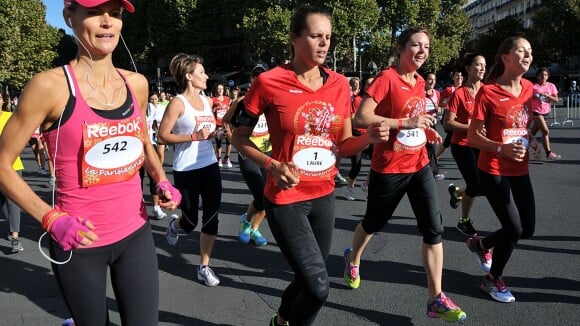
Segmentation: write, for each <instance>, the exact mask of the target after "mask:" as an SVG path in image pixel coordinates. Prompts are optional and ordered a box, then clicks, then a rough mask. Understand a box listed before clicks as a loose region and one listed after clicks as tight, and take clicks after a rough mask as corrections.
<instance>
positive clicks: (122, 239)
mask: <svg viewBox="0 0 580 326" xmlns="http://www.w3.org/2000/svg"><path fill="white" fill-rule="evenodd" d="M124 10H126V11H128V12H133V11H134V10H135V8H134V7H133V5H132V4H131V2H129V1H128V0H122V1H107V0H65V1H64V10H63V17H64V19H65V22H66V24H67V25H68V26H69V27H70V28H71V29H72V31H73V33H74V36H75V38H76V41H77V44H78V45H79V46H78V50H77V54H76V57H75V58H74V59H73V60H72V61H71V62H70V63H69V64H67V65H65V66H63V67H59V68H55V69H51V70H48V71H45V72H42V73H39V74H37V75H36V76H34V77H33V78H32V79H31V81H30V82H29V83H28V85H27V86H26V88H25V90H24V92H23V93H22V96H21V98H20V101H19V104H18V108H17V110H16V111H15V112H14V114H13V115H12V118H11V119H10V121H9V122H8V123H7V124H6V127H5V128H4V132H3V133H2V136H0V175H2V178H0V190H1V191H2V192H3V193H4V194H5V195H6V196H7V197H8V198H10V199H12V200H13V201H14V202H15V203H16V204H18V205H19V206H20V207H22V209H23V210H24V211H26V212H27V213H28V214H30V215H31V216H32V217H33V218H34V219H36V220H37V221H38V222H40V223H41V224H42V228H43V229H44V230H45V231H46V233H48V234H49V235H50V237H49V244H48V246H49V250H50V257H49V258H50V260H51V262H52V269H53V271H54V275H55V277H56V279H57V281H58V285H59V289H60V292H61V294H62V297H63V298H64V300H65V302H66V305H67V307H68V309H69V311H70V312H71V314H72V316H73V318H74V320H75V321H76V323H77V324H78V325H82V326H85V325H89V326H92V325H99V326H102V325H107V324H109V313H108V307H107V302H108V301H109V300H108V298H107V295H106V292H107V291H106V290H107V278H110V282H111V284H112V287H113V289H114V292H115V297H116V299H117V306H118V307H119V310H118V311H119V314H120V316H121V322H122V323H123V325H143V326H153V325H157V324H158V319H159V317H158V311H159V272H158V266H157V255H156V252H155V245H154V242H153V236H152V231H151V227H150V224H149V223H148V218H147V212H146V210H145V205H144V203H143V201H142V199H143V192H142V187H141V180H140V177H139V169H140V167H141V166H142V165H144V166H145V169H146V170H147V172H148V173H149V174H150V175H151V177H152V178H153V180H154V181H155V182H156V183H157V192H158V194H159V195H160V197H161V202H162V203H161V204H160V205H161V206H163V208H165V209H175V208H176V207H177V205H179V202H180V198H181V195H180V194H179V192H178V191H177V190H176V189H175V188H173V186H171V184H170V183H169V181H168V180H167V178H166V177H165V173H164V172H163V168H162V166H161V163H160V162H159V158H158V156H157V154H156V153H155V149H154V148H153V146H152V145H151V142H150V140H149V136H148V132H147V126H146V122H145V115H146V109H147V97H148V88H149V86H148V83H147V79H146V78H145V77H144V76H143V75H140V74H138V73H135V72H131V71H127V70H123V69H119V68H117V67H115V66H114V64H113V51H114V50H115V48H116V47H117V45H118V43H119V40H120V39H121V34H120V33H121V29H122V27H123V21H122V16H123V15H122V14H123V11H124ZM39 99H42V100H39ZM38 126H40V131H41V132H42V134H43V136H44V137H45V138H46V142H47V147H48V150H49V153H50V159H51V160H52V161H53V163H54V167H55V175H56V189H55V192H56V194H55V195H53V203H52V205H50V204H48V203H45V202H44V201H43V200H42V199H41V198H40V197H39V196H38V195H37V194H35V193H34V191H33V190H32V189H31V188H30V187H29V186H28V185H27V184H26V182H25V181H24V180H22V178H20V176H18V174H17V173H16V172H15V171H14V169H13V168H12V164H13V162H14V160H15V159H16V158H17V156H18V154H20V152H21V151H22V149H23V148H24V146H25V145H26V141H27V140H28V139H30V136H31V135H32V134H33V133H34V131H35V129H36V128H37V127H38ZM46 233H45V234H46Z"/></svg>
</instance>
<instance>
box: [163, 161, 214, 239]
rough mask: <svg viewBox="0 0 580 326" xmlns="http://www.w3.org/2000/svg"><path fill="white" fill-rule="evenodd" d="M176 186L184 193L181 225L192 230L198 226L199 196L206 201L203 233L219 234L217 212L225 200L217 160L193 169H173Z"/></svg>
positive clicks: (202, 218) (181, 206)
mask: <svg viewBox="0 0 580 326" xmlns="http://www.w3.org/2000/svg"><path fill="white" fill-rule="evenodd" d="M173 180H175V187H176V188H177V189H179V191H180V192H181V195H182V199H181V205H180V206H179V207H180V208H181V213H182V215H183V218H182V219H179V226H180V227H181V228H182V229H183V230H184V231H185V232H187V233H190V232H191V231H193V230H194V229H195V227H196V226H197V223H198V220H199V217H198V209H199V196H200V195H201V200H202V201H203V215H202V217H201V222H202V223H203V224H202V226H201V232H203V233H205V234H209V235H216V234H217V232H218V224H219V219H218V211H219V209H220V203H221V201H222V176H221V173H220V169H219V167H218V164H217V163H214V164H211V165H208V166H206V167H203V168H201V169H196V170H190V171H173Z"/></svg>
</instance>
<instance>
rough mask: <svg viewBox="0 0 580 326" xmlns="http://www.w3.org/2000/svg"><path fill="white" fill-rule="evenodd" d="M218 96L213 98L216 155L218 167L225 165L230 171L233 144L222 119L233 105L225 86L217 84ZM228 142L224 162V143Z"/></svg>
mask: <svg viewBox="0 0 580 326" xmlns="http://www.w3.org/2000/svg"><path fill="white" fill-rule="evenodd" d="M215 91H216V94H217V96H216V97H214V98H212V100H213V105H212V110H213V114H214V116H215V120H216V125H217V128H216V132H215V154H216V156H217V159H218V166H219V167H220V168H221V167H223V165H224V164H225V165H226V167H227V168H228V169H231V168H232V161H231V160H230V155H231V153H232V144H230V139H229V137H228V136H227V133H226V131H225V130H224V128H223V126H222V119H223V117H224V115H226V113H227V112H228V110H229V108H230V104H231V100H230V98H229V97H228V96H227V95H225V93H224V92H225V88H224V85H223V84H217V86H216V88H215ZM223 139H225V140H226V156H225V157H224V159H223V160H222V141H223Z"/></svg>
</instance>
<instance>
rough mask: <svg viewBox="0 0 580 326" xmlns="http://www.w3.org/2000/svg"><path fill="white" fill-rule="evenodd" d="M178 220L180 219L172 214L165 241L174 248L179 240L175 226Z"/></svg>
mask: <svg viewBox="0 0 580 326" xmlns="http://www.w3.org/2000/svg"><path fill="white" fill-rule="evenodd" d="M178 218H179V217H178V216H177V215H176V214H172V215H171V216H170V217H169V224H168V225H167V233H166V234H165V239H166V240H167V243H169V244H170V245H172V246H175V244H176V243H177V240H179V233H178V232H177V230H176V229H175V226H174V225H173V224H174V223H175V221H177V219H178Z"/></svg>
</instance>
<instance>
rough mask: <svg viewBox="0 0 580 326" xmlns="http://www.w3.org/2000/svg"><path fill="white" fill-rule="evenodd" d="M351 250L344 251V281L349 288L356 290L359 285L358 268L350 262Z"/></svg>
mask: <svg viewBox="0 0 580 326" xmlns="http://www.w3.org/2000/svg"><path fill="white" fill-rule="evenodd" d="M351 252H352V248H346V249H345V250H344V281H345V282H346V285H348V286H349V287H350V288H353V289H358V287H359V285H360V274H359V266H358V265H353V264H352V263H351V262H350V253H351Z"/></svg>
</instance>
